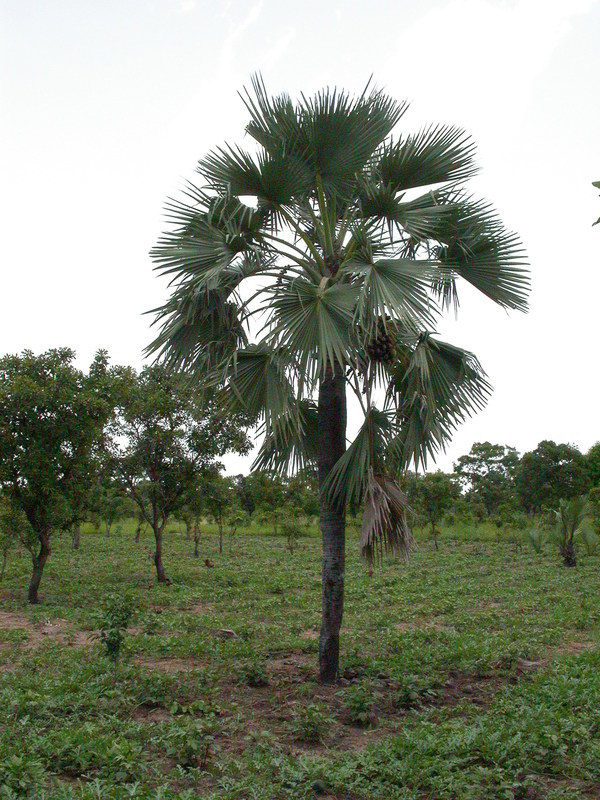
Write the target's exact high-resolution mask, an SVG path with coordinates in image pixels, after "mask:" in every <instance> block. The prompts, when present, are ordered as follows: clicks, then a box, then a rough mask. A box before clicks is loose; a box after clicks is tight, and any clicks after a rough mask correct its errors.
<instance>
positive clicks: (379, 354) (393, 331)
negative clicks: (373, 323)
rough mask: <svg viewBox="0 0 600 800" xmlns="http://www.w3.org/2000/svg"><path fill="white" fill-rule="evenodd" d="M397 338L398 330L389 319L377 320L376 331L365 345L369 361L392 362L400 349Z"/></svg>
mask: <svg viewBox="0 0 600 800" xmlns="http://www.w3.org/2000/svg"><path fill="white" fill-rule="evenodd" d="M398 338H399V337H398V330H397V328H396V325H395V324H394V323H393V322H392V321H391V320H385V321H384V320H383V319H380V320H378V322H377V330H376V333H375V334H374V336H373V337H372V339H371V341H370V342H369V343H368V344H367V347H366V350H367V355H368V356H369V358H370V359H371V361H376V362H378V363H380V364H393V363H394V361H395V360H396V358H397V357H398V355H399V350H400V343H399V341H398Z"/></svg>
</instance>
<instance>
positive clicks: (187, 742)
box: [161, 714, 217, 770]
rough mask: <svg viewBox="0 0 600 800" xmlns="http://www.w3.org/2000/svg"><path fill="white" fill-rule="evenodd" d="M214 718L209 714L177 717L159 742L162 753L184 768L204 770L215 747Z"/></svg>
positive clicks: (215, 727) (215, 726) (215, 725)
mask: <svg viewBox="0 0 600 800" xmlns="http://www.w3.org/2000/svg"><path fill="white" fill-rule="evenodd" d="M216 729H217V724H216V718H215V716H214V715H213V714H209V715H207V716H206V717H203V718H202V719H194V718H193V717H190V716H188V715H183V716H181V717H178V718H177V725H174V726H172V727H171V728H170V729H169V731H168V733H167V735H166V736H165V737H164V738H163V740H162V742H161V744H162V746H163V747H164V753H165V755H167V756H168V757H169V758H173V759H174V760H175V761H176V762H177V764H178V765H179V766H181V767H183V768H184V769H192V768H198V769H201V770H205V769H206V768H207V766H208V763H209V761H210V757H211V754H212V753H213V752H214V749H215V733H216Z"/></svg>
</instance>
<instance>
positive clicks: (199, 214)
mask: <svg viewBox="0 0 600 800" xmlns="http://www.w3.org/2000/svg"><path fill="white" fill-rule="evenodd" d="M243 100H244V102H245V104H246V107H247V110H248V112H249V115H250V122H249V124H248V125H247V128H246V131H247V133H248V134H249V135H250V137H251V139H252V140H253V150H252V152H248V151H246V150H243V149H241V148H239V147H230V146H225V147H223V148H219V149H217V150H215V151H214V152H212V153H211V154H209V155H208V156H207V157H206V158H205V159H203V160H202V161H200V163H199V166H198V173H199V175H200V181H199V185H197V184H188V186H187V189H186V192H185V195H184V197H183V199H180V200H175V201H171V202H170V203H169V204H168V206H167V211H168V215H169V218H170V222H171V223H172V227H171V229H170V230H169V232H168V233H166V234H165V235H164V236H163V237H162V238H161V239H160V240H159V242H158V244H157V245H156V247H155V248H154V249H153V251H152V256H153V258H154V260H155V261H156V263H157V265H158V269H159V270H161V271H162V272H164V273H167V274H168V275H170V276H171V277H172V279H173V281H172V286H173V292H172V295H171V297H170V299H169V300H168V301H167V302H166V303H165V305H164V306H163V307H161V308H160V309H156V313H157V322H158V324H159V325H160V332H159V334H158V336H157V338H156V339H155V341H154V342H153V344H152V345H151V347H150V348H149V349H150V351H152V352H155V353H158V354H159V357H161V358H162V359H163V360H165V361H166V362H168V363H169V364H171V365H172V366H175V367H177V368H184V369H186V370H188V371H190V372H193V373H194V374H196V375H199V376H202V380H203V381H207V382H210V383H212V384H213V385H220V386H221V387H222V390H223V393H224V397H225V402H226V403H227V404H228V405H229V407H230V408H231V410H232V411H235V410H243V411H244V412H245V413H247V414H249V415H250V416H251V417H253V418H260V419H261V420H262V425H263V428H264V434H265V436H264V441H263V444H262V447H261V450H260V452H259V455H258V458H257V461H256V464H257V465H259V466H261V467H263V468H271V469H277V470H285V469H290V468H296V467H299V466H301V465H303V464H305V463H306V462H307V461H313V460H314V459H315V456H316V453H317V450H318V442H317V436H316V432H317V427H318V413H319V411H318V407H317V405H316V403H315V398H316V395H317V392H318V389H319V385H320V384H322V382H323V381H324V380H326V379H327V378H330V379H331V378H332V376H333V377H337V380H338V381H344V383H345V385H346V386H348V387H350V388H351V389H352V390H353V391H354V392H355V393H356V395H357V397H358V399H359V402H360V405H361V408H362V410H363V412H364V422H363V425H362V427H361V428H360V430H359V432H358V434H357V437H356V439H355V440H354V442H353V443H352V444H351V445H350V446H349V447H348V449H347V450H345V452H343V455H341V457H339V458H337V460H336V463H335V464H334V466H333V467H332V468H331V469H328V470H327V475H326V476H325V477H326V480H325V481H324V482H323V481H322V484H323V485H322V491H323V492H325V493H326V494H327V495H328V497H329V498H330V500H332V501H335V502H338V503H340V502H343V501H345V500H348V499H353V500H355V501H356V500H361V499H362V500H365V501H366V514H365V522H364V525H363V541H362V545H363V551H364V552H365V554H366V555H368V556H369V555H371V556H372V555H373V554H374V553H375V552H376V551H377V549H378V546H379V545H380V544H383V545H385V546H388V545H391V546H392V547H396V548H398V547H401V546H402V545H403V543H405V541H406V536H405V533H406V531H405V528H404V525H403V503H404V500H403V497H402V495H401V493H400V492H399V490H398V487H397V486H396V485H395V484H394V482H393V481H392V479H391V477H389V475H388V472H389V469H388V466H389V464H390V462H391V463H393V464H394V469H396V470H398V469H403V468H406V467H407V466H408V465H409V464H410V463H411V462H415V463H416V464H417V465H418V464H419V463H420V462H424V461H425V460H426V458H427V455H428V454H433V453H435V452H436V451H438V450H439V449H440V448H443V447H444V445H445V444H446V442H447V441H448V440H449V437H450V436H451V434H452V431H453V430H454V428H455V427H456V425H457V424H458V423H460V422H461V421H462V420H464V419H465V418H466V417H467V416H468V415H470V414H471V413H473V411H474V410H476V409H478V408H479V407H481V406H482V405H483V404H484V403H485V401H486V398H487V396H488V394H489V392H490V385H489V383H488V381H487V380H486V377H485V374H484V372H483V371H482V369H481V367H480V365H479V362H478V361H477V359H476V358H475V356H474V355H473V354H471V353H469V352H467V351H465V350H462V349H461V348H458V347H455V346H452V345H450V344H448V343H445V342H442V341H440V340H438V339H437V338H436V337H435V336H434V335H433V334H432V330H433V328H434V326H435V323H436V319H437V318H438V317H439V315H440V314H441V313H443V311H444V310H446V309H447V308H448V307H449V306H454V307H457V306H458V294H457V283H458V279H459V278H463V279H464V280H466V281H467V282H469V283H470V284H471V285H472V286H474V287H475V288H476V289H478V290H479V291H481V292H483V294H485V295H487V296H488V297H489V298H490V299H491V300H493V301H494V302H496V303H499V304H500V305H501V306H503V307H505V308H507V309H521V310H524V309H525V307H526V296H527V292H528V285H529V284H528V273H527V271H526V268H525V262H524V254H523V250H522V247H521V244H520V241H519V239H518V238H517V236H515V235H514V234H512V233H509V232H506V231H505V229H504V228H503V226H502V224H501V222H500V221H499V220H498V218H497V216H496V215H495V213H494V211H493V210H492V209H491V208H490V207H489V206H488V205H487V204H485V203H482V202H480V201H476V200H474V199H472V198H471V197H470V196H469V195H468V194H466V192H465V190H464V189H463V188H462V187H463V184H464V183H465V181H466V180H467V179H468V178H470V177H471V176H472V175H473V174H474V173H475V171H476V166H475V163H474V145H473V143H472V141H471V139H470V138H469V137H468V136H467V135H466V134H465V133H464V132H463V131H462V130H460V129H458V128H455V127H448V126H443V125H438V126H431V127H428V128H425V129H424V130H422V131H421V132H420V133H417V134H416V135H408V136H403V135H399V136H397V137H394V136H393V135H392V132H393V131H394V129H395V127H396V125H397V123H398V122H399V121H400V119H401V117H402V116H403V114H404V112H405V110H406V105H405V104H402V103H397V102H395V101H393V100H392V99H390V98H389V97H387V96H386V95H385V94H383V93H382V92H381V91H378V90H375V89H369V88H368V87H367V89H365V91H364V92H363V94H361V95H360V96H358V97H352V96H350V95H348V94H346V93H344V92H338V91H336V90H325V91H323V92H320V93H319V94H317V95H316V96H315V97H313V98H307V97H305V96H301V98H300V100H299V101H298V102H297V103H296V104H294V103H293V102H292V100H291V99H290V98H289V97H288V96H287V95H285V94H283V95H281V96H279V97H275V98H270V97H269V96H268V95H267V93H266V91H265V88H264V85H263V83H262V81H261V79H260V78H254V79H253V92H252V93H249V92H246V93H245V94H244V95H243ZM344 391H345V390H344ZM344 448H345V443H344V447H343V448H342V450H343V449H344ZM322 477H323V474H322Z"/></svg>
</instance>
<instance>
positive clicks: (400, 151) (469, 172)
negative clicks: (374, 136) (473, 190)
mask: <svg viewBox="0 0 600 800" xmlns="http://www.w3.org/2000/svg"><path fill="white" fill-rule="evenodd" d="M474 155H475V144H474V142H473V141H472V139H471V138H470V137H469V136H468V135H467V134H466V133H465V132H464V131H463V130H462V129H460V128H456V127H452V126H448V125H431V126H429V127H427V128H425V129H424V130H422V131H421V132H420V133H418V134H416V135H412V136H407V137H406V139H401V140H400V141H399V142H397V143H396V144H394V143H393V142H391V143H389V144H386V145H385V147H383V148H382V152H381V155H380V158H379V162H378V164H377V166H376V169H375V173H374V174H375V176H377V177H378V178H379V180H380V181H381V182H382V183H383V184H388V185H389V186H391V187H392V188H393V190H394V191H396V192H399V191H404V190H406V189H412V188H414V187H417V186H429V185H431V184H435V183H446V182H449V181H452V182H457V181H463V180H466V179H467V178H470V177H471V176H473V175H474V174H475V173H476V172H477V167H476V165H475V162H474Z"/></svg>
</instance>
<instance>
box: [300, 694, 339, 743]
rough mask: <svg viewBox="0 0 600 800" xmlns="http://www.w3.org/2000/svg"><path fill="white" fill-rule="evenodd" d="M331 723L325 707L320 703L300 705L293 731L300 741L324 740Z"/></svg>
mask: <svg viewBox="0 0 600 800" xmlns="http://www.w3.org/2000/svg"><path fill="white" fill-rule="evenodd" d="M330 724H331V719H330V717H329V716H328V714H327V712H326V710H325V708H324V707H323V706H322V705H320V704H319V703H309V704H308V705H306V706H299V707H298V710H297V711H296V713H295V714H294V718H293V720H292V732H293V735H294V737H295V738H296V739H297V740H298V741H300V742H322V741H323V740H324V739H325V736H326V735H327V731H328V730H329V727H330Z"/></svg>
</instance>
